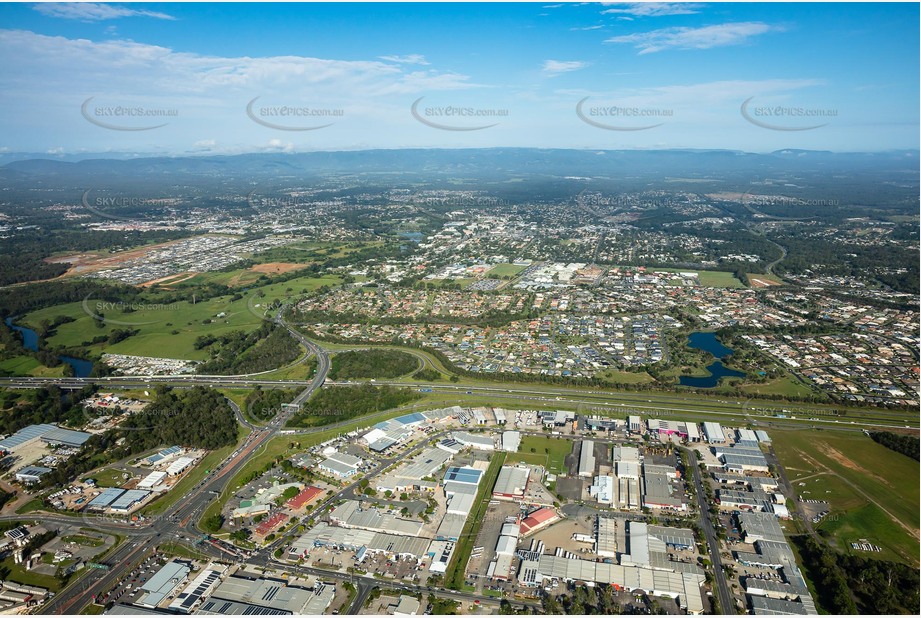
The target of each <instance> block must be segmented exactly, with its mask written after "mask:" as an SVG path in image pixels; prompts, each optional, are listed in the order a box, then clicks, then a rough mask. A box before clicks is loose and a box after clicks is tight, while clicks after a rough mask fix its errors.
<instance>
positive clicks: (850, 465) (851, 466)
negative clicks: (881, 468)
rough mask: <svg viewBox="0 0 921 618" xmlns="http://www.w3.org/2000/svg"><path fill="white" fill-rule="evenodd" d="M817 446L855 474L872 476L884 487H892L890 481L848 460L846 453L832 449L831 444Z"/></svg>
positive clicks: (824, 453) (824, 443) (825, 443)
mask: <svg viewBox="0 0 921 618" xmlns="http://www.w3.org/2000/svg"><path fill="white" fill-rule="evenodd" d="M816 446H817V447H818V448H819V451H821V452H822V454H823V455H825V456H827V457H829V458H831V459H834V460H835V461H836V462H838V463H839V464H841V465H842V466H844V467H845V468H848V469H850V470H854V471H855V472H860V473H861V474H866V475H868V476H871V477H873V478H874V479H876V480H877V481H878V482H880V483H882V484H883V485H885V486H886V487H892V484H891V483H890V482H889V481H887V480H886V479H884V478H883V477H881V476H879V475H878V474H873V473H872V472H870V471H868V470H865V469H864V468H863V467H862V466H860V465H859V464H857V463H855V462H853V461H851V460H850V459H848V458H847V457H846V456H845V455H844V453H842V452H841V451H839V450H837V449H835V448H833V447H832V446H831V445H830V444H828V443H827V442H821V441H819V442H816Z"/></svg>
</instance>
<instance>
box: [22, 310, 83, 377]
mask: <svg viewBox="0 0 921 618" xmlns="http://www.w3.org/2000/svg"><path fill="white" fill-rule="evenodd" d="M4 322H6V325H7V326H9V327H10V328H12V329H13V330H15V331H18V332H20V333H22V346H23V347H24V348H25V349H27V350H31V351H32V352H37V351H38V333H36V332H35V331H34V330H32V329H31V328H26V327H25V326H16V325H15V324H13V318H7V319H6V320H4ZM58 360H60V361H61V362H62V363H67V364H68V365H70V366H71V367H73V370H74V375H75V376H76V377H78V378H88V377H89V376H90V373H92V371H93V363H91V362H90V361H87V360H83V359H82V358H74V357H73V356H58Z"/></svg>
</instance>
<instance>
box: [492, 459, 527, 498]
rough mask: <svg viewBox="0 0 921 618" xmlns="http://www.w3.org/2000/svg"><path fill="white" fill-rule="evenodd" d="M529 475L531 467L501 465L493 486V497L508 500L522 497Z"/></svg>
mask: <svg viewBox="0 0 921 618" xmlns="http://www.w3.org/2000/svg"><path fill="white" fill-rule="evenodd" d="M530 475H531V469H530V468H528V467H527V466H502V468H501V469H500V470H499V476H498V477H496V484H495V485H494V486H493V490H492V495H493V497H495V498H505V499H509V500H518V499H521V498H524V493H525V491H526V490H527V488H528V478H529V477H530Z"/></svg>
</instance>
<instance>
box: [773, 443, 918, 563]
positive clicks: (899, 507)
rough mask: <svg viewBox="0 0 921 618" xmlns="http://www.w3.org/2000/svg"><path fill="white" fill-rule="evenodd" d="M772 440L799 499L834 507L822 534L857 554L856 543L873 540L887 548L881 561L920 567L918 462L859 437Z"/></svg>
mask: <svg viewBox="0 0 921 618" xmlns="http://www.w3.org/2000/svg"><path fill="white" fill-rule="evenodd" d="M771 436H772V438H773V439H774V450H775V452H776V453H777V455H778V457H779V459H780V462H781V464H782V465H783V466H784V468H785V469H786V471H787V475H788V477H789V479H790V482H791V483H792V484H793V487H794V489H795V490H796V491H797V493H798V495H799V496H800V497H801V498H803V499H806V500H809V499H812V500H825V501H827V502H828V503H829V505H830V510H831V514H830V516H829V517H828V519H827V521H824V522H822V523H821V524H820V526H819V529H820V530H823V531H826V532H828V533H831V534H832V535H833V537H834V539H835V541H836V545H837V546H838V548H839V549H841V550H842V551H852V550H851V549H850V543H851V542H853V541H857V540H859V539H867V540H868V541H870V542H871V543H873V544H876V545H879V546H880V547H882V548H883V549H884V552H885V554H886V556H882V555H878V554H877V555H876V557H890V558H893V559H901V560H902V561H905V562H908V563H910V564H917V563H918V539H919V537H918V534H919V532H918V510H919V488H918V481H919V472H918V464H917V462H916V461H914V460H912V459H910V458H909V457H906V456H904V455H901V454H899V453H896V452H894V451H891V450H889V449H887V448H886V447H884V446H882V445H880V444H877V443H876V442H874V441H873V440H871V439H870V438H869V437H867V436H866V435H864V434H863V433H858V432H853V433H845V432H836V431H785V430H778V429H774V430H772V431H771ZM800 483H805V484H804V485H800ZM806 492H808V493H806Z"/></svg>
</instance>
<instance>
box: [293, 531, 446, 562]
mask: <svg viewBox="0 0 921 618" xmlns="http://www.w3.org/2000/svg"><path fill="white" fill-rule="evenodd" d="M429 543H430V541H429V539H425V538H419V537H411V536H401V535H398V534H389V533H385V532H373V531H371V530H362V529H358V528H342V527H340V526H331V525H329V524H327V523H326V522H320V523H318V524H317V525H315V526H314V527H313V528H311V529H310V530H309V531H307V532H306V533H305V534H303V535H302V536H301V537H300V538H298V539H297V540H296V541H294V543H292V544H291V547H290V548H289V550H288V554H289V556H290V557H291V558H292V559H294V560H296V559H298V558H301V557H304V556H306V555H307V554H308V553H309V552H310V550H311V549H312V548H314V547H333V548H340V549H345V550H348V551H356V552H357V551H359V550H360V549H362V548H365V552H367V553H372V554H376V553H382V554H385V555H388V556H396V557H402V558H413V559H415V560H418V559H420V558H421V557H422V556H424V555H425V552H426V550H427V549H428V547H429Z"/></svg>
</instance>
